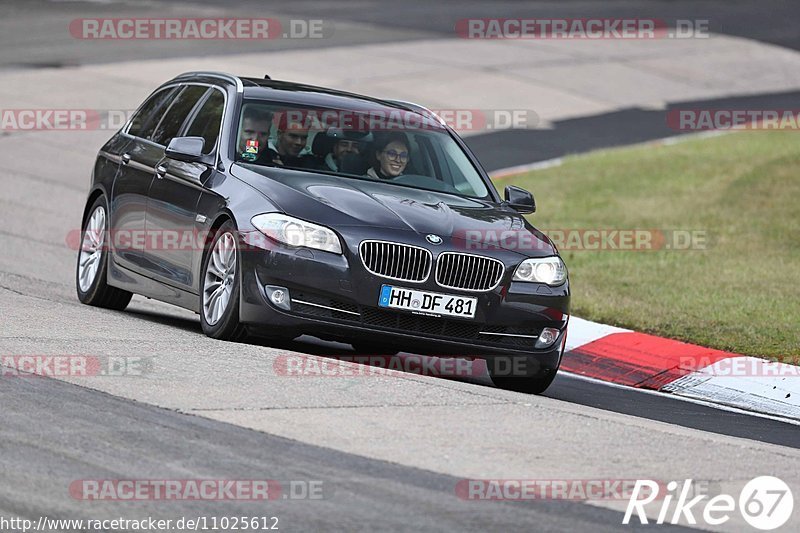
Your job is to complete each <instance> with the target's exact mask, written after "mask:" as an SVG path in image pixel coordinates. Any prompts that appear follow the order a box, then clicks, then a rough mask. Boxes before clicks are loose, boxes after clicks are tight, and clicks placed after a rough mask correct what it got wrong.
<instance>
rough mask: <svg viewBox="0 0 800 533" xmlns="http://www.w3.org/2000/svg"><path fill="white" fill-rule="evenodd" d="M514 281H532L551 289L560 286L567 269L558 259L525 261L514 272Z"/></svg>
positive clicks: (545, 258)
mask: <svg viewBox="0 0 800 533" xmlns="http://www.w3.org/2000/svg"><path fill="white" fill-rule="evenodd" d="M512 279H513V280H514V281H533V282H536V283H546V284H547V285H550V286H552V287H555V286H556V285H561V284H562V283H564V281H565V280H566V279H567V267H566V266H565V265H564V262H563V261H562V260H561V258H560V257H543V258H541V259H538V258H537V259H526V260H525V261H523V262H522V263H520V265H519V266H518V267H517V270H515V271H514V277H513V278H512Z"/></svg>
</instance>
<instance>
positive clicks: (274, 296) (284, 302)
mask: <svg viewBox="0 0 800 533" xmlns="http://www.w3.org/2000/svg"><path fill="white" fill-rule="evenodd" d="M264 290H265V291H266V292H267V298H269V301H270V302H272V303H273V304H274V305H275V307H279V308H281V309H285V310H287V311H289V310H291V308H292V302H291V300H290V299H289V289H287V288H285V287H275V286H274V285H267V286H265V287H264Z"/></svg>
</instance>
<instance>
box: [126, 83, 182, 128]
mask: <svg viewBox="0 0 800 533" xmlns="http://www.w3.org/2000/svg"><path fill="white" fill-rule="evenodd" d="M175 94H176V88H175V87H170V88H169V89H164V90H163V91H159V92H157V93H156V94H154V95H153V96H151V97H150V98H148V99H147V101H146V102H145V103H144V105H142V107H141V108H140V109H139V111H137V112H136V114H135V115H134V116H133V119H132V120H131V127H130V128H128V133H129V134H130V135H134V136H136V137H144V138H145V139H147V138H149V137H150V136H151V135H152V133H153V128H155V126H156V124H158V120H159V119H160V118H161V113H163V112H164V110H165V109H166V108H167V106H168V105H169V103H170V102H171V101H172V98H173V97H174V96H175Z"/></svg>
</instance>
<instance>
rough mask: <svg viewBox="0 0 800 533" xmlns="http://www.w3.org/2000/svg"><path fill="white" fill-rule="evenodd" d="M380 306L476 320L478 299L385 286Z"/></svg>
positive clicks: (382, 289) (379, 301)
mask: <svg viewBox="0 0 800 533" xmlns="http://www.w3.org/2000/svg"><path fill="white" fill-rule="evenodd" d="M378 305H379V306H380V307H388V308H390V309H403V310H405V311H411V312H414V313H418V314H424V315H432V316H457V317H461V318H475V308H476V307H477V306H478V299H477V298H469V297H466V296H452V295H449V294H439V293H437V292H428V291H418V290H415V289H406V288H403V287H394V286H392V285H383V286H381V296H380V298H378Z"/></svg>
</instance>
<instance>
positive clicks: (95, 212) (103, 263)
mask: <svg viewBox="0 0 800 533" xmlns="http://www.w3.org/2000/svg"><path fill="white" fill-rule="evenodd" d="M107 213H108V211H107V210H106V200H105V196H100V197H98V198H97V200H95V201H94V203H93V204H92V207H91V208H90V209H89V216H88V217H87V218H86V220H85V221H84V224H83V228H81V230H82V231H81V248H80V251H79V252H78V264H77V268H76V269H75V288H76V289H77V291H78V299H79V300H80V301H81V303H84V304H86V305H93V306H96V307H105V308H106V309H116V310H119V311H121V310H123V309H125V308H126V307H127V306H128V304H129V303H130V301H131V298H132V297H133V294H132V293H130V292H128V291H125V290H122V289H118V288H116V287H112V286H111V285H109V284H108V283H107V282H106V280H107V274H108V243H107V242H106V235H107V234H108V215H107Z"/></svg>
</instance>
